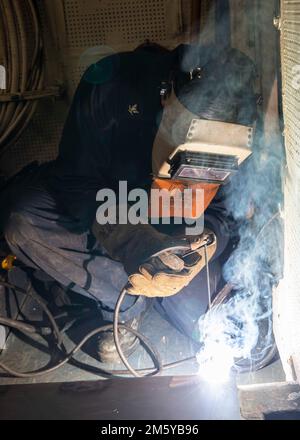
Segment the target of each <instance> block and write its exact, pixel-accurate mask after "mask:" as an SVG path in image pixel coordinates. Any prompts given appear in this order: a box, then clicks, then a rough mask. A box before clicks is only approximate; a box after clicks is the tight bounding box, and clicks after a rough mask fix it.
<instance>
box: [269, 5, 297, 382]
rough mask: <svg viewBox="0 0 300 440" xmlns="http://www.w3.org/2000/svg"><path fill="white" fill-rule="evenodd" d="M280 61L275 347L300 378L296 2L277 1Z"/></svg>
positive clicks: (288, 371) (285, 363) (287, 366)
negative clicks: (282, 159)
mask: <svg viewBox="0 0 300 440" xmlns="http://www.w3.org/2000/svg"><path fill="white" fill-rule="evenodd" d="M277 27H279V28H280V29H281V60H282V77H283V78H282V79H283V112H284V127H285V128H284V135H285V146H286V158H287V176H286V182H285V183H286V184H285V270H284V280H283V282H282V283H281V286H280V289H279V291H278V292H277V296H276V303H277V305H276V314H275V317H276V319H277V323H276V325H277V327H278V331H277V333H278V345H279V349H280V352H281V358H282V360H283V365H284V367H285V369H286V372H287V375H288V376H289V378H292V369H291V368H289V367H291V366H292V365H293V368H294V370H295V372H296V375H297V377H298V379H299V378H300V270H299V261H300V226H299V225H300V196H299V194H300V1H299V0H281V17H280V20H279V21H277Z"/></svg>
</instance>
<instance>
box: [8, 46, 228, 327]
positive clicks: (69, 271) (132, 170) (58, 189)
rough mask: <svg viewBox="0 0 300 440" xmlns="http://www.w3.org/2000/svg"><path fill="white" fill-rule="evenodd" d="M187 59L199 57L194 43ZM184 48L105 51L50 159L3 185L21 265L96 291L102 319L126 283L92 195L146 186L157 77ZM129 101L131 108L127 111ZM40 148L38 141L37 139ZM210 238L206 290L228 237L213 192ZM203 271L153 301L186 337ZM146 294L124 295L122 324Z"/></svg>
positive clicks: (202, 301) (197, 310) (162, 77)
mask: <svg viewBox="0 0 300 440" xmlns="http://www.w3.org/2000/svg"><path fill="white" fill-rule="evenodd" d="M196 51H197V52H196V53H195V54H194V57H195V56H197V57H198V58H200V57H203V56H207V54H206V53H205V52H204V53H203V50H202V52H201V49H200V48H197V49H196ZM183 53H184V51H183V48H182V46H180V47H179V48H177V49H175V50H174V51H170V52H169V51H164V50H159V49H156V48H153V47H146V48H139V49H137V50H135V51H133V52H128V53H120V54H115V55H112V56H109V57H107V58H105V59H103V60H101V61H100V62H99V63H96V64H94V65H92V66H90V68H89V69H88V70H87V71H86V73H85V74H84V76H83V77H82V79H81V82H80V84H79V86H78V88H77V91H76V94H75V96H74V99H73V103H72V106H71V109H70V112H69V115H68V118H67V121H66V123H65V127H64V131H63V135H62V139H61V142H60V147H59V155H58V158H57V159H56V160H55V161H53V162H50V163H46V164H42V165H40V166H37V167H34V166H33V167H31V168H30V167H29V169H26V170H25V171H23V172H21V174H20V175H18V176H16V177H15V178H14V179H13V180H12V182H10V184H9V185H8V187H7V188H6V189H5V190H4V191H2V192H1V195H0V199H1V215H0V220H1V223H2V229H3V231H4V235H5V238H6V241H7V243H8V245H9V246H10V248H11V250H12V252H13V253H14V254H15V255H16V256H17V257H18V258H19V259H20V260H21V261H22V262H23V263H25V264H26V265H28V266H29V267H32V268H35V269H39V270H42V271H43V272H45V273H47V274H48V275H49V276H50V277H51V278H53V279H54V280H56V281H57V282H59V283H60V284H61V285H63V286H64V287H67V288H69V289H72V290H74V291H75V292H77V293H81V294H83V295H87V296H89V294H92V295H93V296H94V297H97V298H98V300H99V301H100V302H101V304H102V307H103V313H104V317H105V318H106V319H108V320H111V319H112V313H113V310H114V307H115V303H116V300H117V298H118V295H119V292H120V290H121V289H122V287H123V286H124V285H125V284H126V282H127V274H126V272H125V270H124V268H123V266H122V264H121V263H119V262H117V261H113V260H112V259H110V258H109V256H108V255H107V254H106V252H105V249H104V248H103V247H102V246H101V244H100V243H97V242H96V240H95V238H94V236H93V234H92V232H91V226H92V223H93V221H94V219H95V213H96V207H97V205H96V193H97V192H98V191H99V190H100V189H101V188H112V189H116V190H117V189H118V184H119V181H120V180H126V181H127V182H128V190H129V191H130V190H131V189H133V188H145V189H147V190H149V188H150V186H151V178H152V176H151V171H152V170H151V154H152V146H153V142H154V139H155V135H156V133H157V130H158V127H159V124H160V120H161V116H162V111H163V108H162V105H161V96H160V90H161V83H162V82H163V81H168V80H169V79H170V76H171V73H172V71H174V69H178V68H179V67H178V66H182V63H183V62H186V60H185V61H183ZM133 105H136V108H137V109H138V113H136V114H132V113H130V112H129V111H128V109H129V106H133ZM41 148H43V146H41ZM205 222H206V225H207V226H208V227H209V228H210V229H212V230H213V231H214V232H215V234H216V236H217V243H218V250H217V255H216V258H215V259H214V262H212V264H211V269H212V289H213V290H215V289H216V284H217V282H216V279H217V278H218V274H219V273H220V271H219V267H218V261H217V260H218V256H219V255H220V254H221V253H222V252H223V251H224V249H225V248H226V246H227V244H228V240H229V233H228V230H227V224H226V217H225V211H224V208H223V205H222V201H220V196H217V197H216V199H215V200H214V201H213V202H212V204H211V206H210V207H209V209H208V210H207V211H206V214H205ZM205 277H206V275H205V271H202V272H201V273H200V274H199V275H198V276H197V277H196V278H195V279H194V280H193V281H192V282H191V284H190V285H189V286H188V287H186V288H185V289H184V290H183V291H181V292H180V293H179V294H177V295H175V296H174V297H170V298H166V299H163V300H162V301H160V307H161V308H163V309H164V311H165V312H166V313H167V315H168V316H169V317H170V319H171V320H173V322H174V323H175V324H177V325H178V327H180V328H181V329H182V330H184V331H185V332H187V333H189V334H191V333H192V331H193V327H194V323H195V322H196V321H197V319H198V318H199V316H200V315H201V314H203V313H204V312H205V310H206V307H207V289H206V278H205ZM145 303H146V301H145V298H143V297H133V296H127V298H126V300H125V303H124V307H123V310H122V314H121V317H120V318H121V319H122V320H123V321H126V320H128V319H131V318H132V317H133V316H135V315H138V314H139V313H140V312H141V311H143V310H144V308H145Z"/></svg>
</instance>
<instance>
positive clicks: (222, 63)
mask: <svg viewBox="0 0 300 440" xmlns="http://www.w3.org/2000/svg"><path fill="white" fill-rule="evenodd" d="M177 61H178V62H177V64H178V68H177V69H175V71H174V74H173V77H172V80H171V81H170V82H168V83H166V84H165V85H164V90H163V91H162V95H163V97H162V99H163V106H164V111H163V114H162V120H161V123H160V127H159V130H158V133H157V136H156V139H155V142H154V146H153V153H152V169H153V175H154V182H153V188H158V189H167V190H170V191H172V190H174V189H175V188H178V189H179V190H181V191H182V190H184V189H185V188H190V189H193V190H194V189H197V188H198V189H202V190H203V194H204V206H202V207H198V208H197V206H194V207H193V216H194V217H195V216H197V214H199V216H200V215H201V214H202V213H203V208H204V210H205V209H206V208H207V206H208V205H209V204H210V202H211V201H212V199H213V198H214V196H215V195H216V193H217V191H218V189H219V186H220V185H221V184H224V183H226V182H227V181H228V179H229V178H230V176H231V175H232V174H233V173H235V172H237V170H238V169H239V167H240V165H241V164H242V163H243V162H244V161H245V160H246V159H247V158H248V157H249V156H250V155H251V147H252V142H253V129H254V123H255V119H256V101H257V99H256V96H255V94H254V81H255V76H256V75H255V67H254V64H253V62H252V61H251V60H250V59H249V58H248V57H247V56H246V55H244V54H242V53H241V52H240V51H238V50H235V49H230V50H223V51H216V49H215V48H214V49H212V48H199V47H192V48H191V47H190V46H189V47H188V48H187V47H186V46H182V48H181V50H180V51H179V57H178V60H177ZM199 210H200V211H199ZM171 215H172V213H171Z"/></svg>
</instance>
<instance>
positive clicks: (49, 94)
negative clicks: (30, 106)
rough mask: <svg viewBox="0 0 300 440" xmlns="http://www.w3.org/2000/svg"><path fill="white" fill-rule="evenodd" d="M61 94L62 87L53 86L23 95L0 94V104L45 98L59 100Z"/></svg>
mask: <svg viewBox="0 0 300 440" xmlns="http://www.w3.org/2000/svg"><path fill="white" fill-rule="evenodd" d="M63 92H64V87H63V86H53V87H49V88H46V89H44V90H30V91H26V92H23V93H3V94H0V102H22V101H35V100H38V99H45V98H59V97H61V96H62V94H63Z"/></svg>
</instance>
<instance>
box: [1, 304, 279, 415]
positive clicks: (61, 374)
mask: <svg viewBox="0 0 300 440" xmlns="http://www.w3.org/2000/svg"><path fill="white" fill-rule="evenodd" d="M22 318H23V319H26V320H27V319H28V320H29V321H39V320H41V319H42V311H41V309H40V307H39V306H38V304H37V303H35V301H34V300H33V299H32V298H30V297H27V299H26V301H25V302H23V304H22V307H21V314H20V316H19V319H22ZM100 325H101V321H99V319H98V318H94V319H91V320H88V321H83V322H81V323H80V324H79V325H75V326H74V327H73V328H71V329H70V330H69V331H68V332H67V333H65V346H66V348H67V350H68V351H70V350H71V349H72V348H73V347H74V344H76V343H78V342H79V341H80V340H81V339H82V337H83V336H85V334H86V333H88V332H89V331H90V330H91V329H93V328H96V327H98V326H100ZM140 330H141V332H142V333H143V334H144V335H146V336H147V337H148V338H149V339H150V340H151V341H152V342H153V343H154V344H155V346H156V347H157V348H158V350H159V352H160V354H161V357H162V360H163V362H164V363H170V362H174V361H177V360H178V359H183V358H185V357H189V356H192V355H193V354H194V353H195V347H194V346H193V343H192V341H191V340H190V339H188V338H187V337H185V336H184V335H183V334H181V333H180V332H179V331H177V330H176V329H175V328H174V327H173V326H172V325H171V324H170V323H168V322H167V321H166V320H164V319H163V317H162V316H161V315H160V314H159V313H158V312H157V311H156V310H154V309H150V311H149V312H148V313H147V315H146V316H145V318H144V320H143V323H142V326H141V329H140ZM50 347H51V345H50ZM93 347H94V344H93V340H91V343H87V344H86V345H85V346H84V347H83V348H82V350H80V351H79V352H78V353H77V354H76V361H75V362H70V363H68V364H66V365H65V366H63V367H61V368H60V369H58V370H56V371H55V372H53V373H50V374H47V375H44V376H41V377H37V378H22V379H16V378H11V377H8V376H7V375H6V374H4V373H0V388H1V385H16V384H35V383H58V384H59V383H65V382H79V381H99V380H101V379H105V377H103V376H101V374H100V372H99V368H100V367H103V368H106V369H123V366H122V364H115V365H103V364H100V363H99V362H98V361H97V359H96V356H95V353H94V350H93ZM51 354H52V356H51ZM51 358H52V361H54V359H53V351H52V353H51V349H50V350H49V346H48V344H47V341H46V339H45V338H44V337H41V336H38V335H34V336H31V335H30V336H24V335H21V334H20V333H18V332H15V331H14V332H11V333H10V334H9V336H8V338H7V342H6V348H5V349H4V350H3V351H2V353H1V354H0V360H1V362H4V363H5V364H7V365H8V366H10V367H11V368H14V369H18V370H19V371H22V372H26V371H34V370H39V369H41V368H44V367H46V366H49V365H48V363H49V361H50V359H51ZM129 360H130V362H131V364H132V365H133V366H134V367H135V368H148V367H152V365H153V364H152V361H151V359H150V357H149V356H148V354H147V353H146V352H145V351H144V350H143V349H142V348H141V347H140V348H139V349H138V350H137V351H136V352H135V353H134V354H133V355H131V357H130V358H129ZM197 373H198V366H197V364H196V363H195V362H190V363H187V364H182V365H181V366H178V367H176V368H173V369H170V370H165V371H164V372H163V376H173V377H174V376H175V380H176V377H178V380H179V381H180V380H181V378H180V377H179V376H181V377H182V376H191V375H192V376H194V377H195V378H197ZM199 380H200V379H199ZM281 381H284V374H283V370H282V367H281V363H280V361H276V362H274V363H272V364H271V365H270V366H268V367H267V368H264V369H263V370H260V371H259V372H256V373H247V374H240V375H238V376H237V377H236V376H235V377H232V378H231V379H230V380H229V381H228V383H225V384H223V385H221V386H218V388H215V386H212V387H210V386H209V384H208V385H206V386H205V389H206V390H207V393H205V397H202V399H203V398H204V399H208V401H209V405H210V406H209V407H210V408H213V410H212V412H211V413H210V414H208V415H206V416H205V417H204V418H208V419H214V420H215V419H217V420H218V419H223V418H224V419H235V420H236V419H237V420H238V419H240V407H239V401H238V397H237V395H238V392H237V391H238V388H237V386H238V385H245V384H252V383H266V382H267V383H270V382H281ZM95 384H96V382H95ZM201 387H203V383H202V385H201ZM201 395H202V396H203V393H201ZM224 399H226V405H225V406H226V408H225V406H224ZM202 403H203V402H202Z"/></svg>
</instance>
